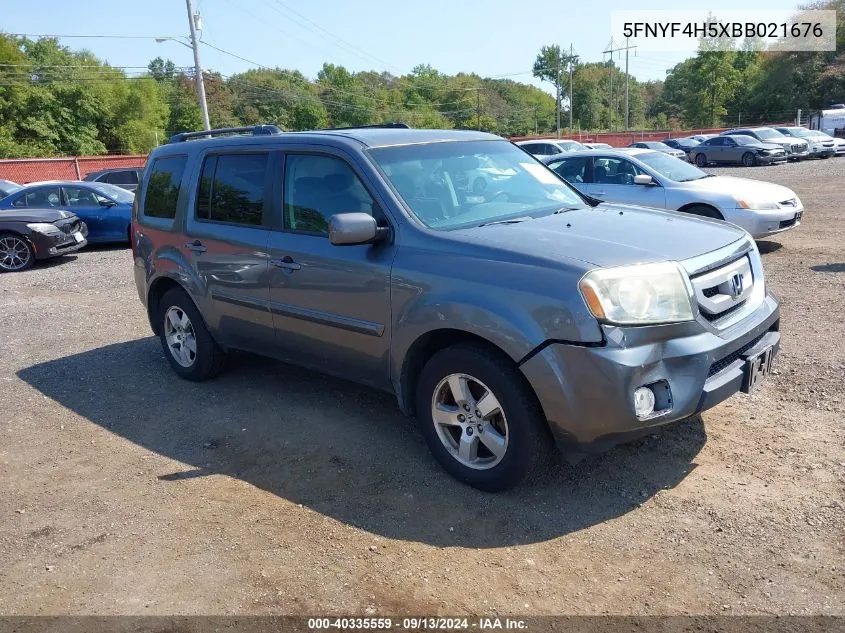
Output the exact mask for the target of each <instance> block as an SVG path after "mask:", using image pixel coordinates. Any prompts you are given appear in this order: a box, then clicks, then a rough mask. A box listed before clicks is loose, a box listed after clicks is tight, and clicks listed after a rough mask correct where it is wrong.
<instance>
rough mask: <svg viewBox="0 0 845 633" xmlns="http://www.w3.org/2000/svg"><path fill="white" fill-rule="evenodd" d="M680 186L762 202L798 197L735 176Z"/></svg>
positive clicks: (786, 190) (768, 183) (784, 189)
mask: <svg viewBox="0 0 845 633" xmlns="http://www.w3.org/2000/svg"><path fill="white" fill-rule="evenodd" d="M681 184H682V185H683V186H684V188H685V189H695V190H697V191H706V192H709V193H717V194H718V193H721V194H725V195H729V196H740V197H742V198H746V199H748V198H750V199H752V200H760V201H763V202H769V201H771V202H783V201H784V200H789V199H791V198H797V197H798V196H796V195H795V192H794V191H792V189H789V188H788V187H784V186H782V185H776V184H774V183H771V182H764V181H762V180H751V179H750V178H736V177H735V176H711V177H710V178H701V179H700V180H691V181H689V182H684V183H681Z"/></svg>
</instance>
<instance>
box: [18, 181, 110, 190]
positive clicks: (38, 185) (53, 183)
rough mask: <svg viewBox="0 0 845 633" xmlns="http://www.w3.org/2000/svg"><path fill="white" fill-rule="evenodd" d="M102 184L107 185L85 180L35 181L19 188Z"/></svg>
mask: <svg viewBox="0 0 845 633" xmlns="http://www.w3.org/2000/svg"><path fill="white" fill-rule="evenodd" d="M104 184H108V183H99V182H97V183H94V182H90V181H87V180H36V181H35V182H28V183H26V184H25V185H21V187H23V188H25V189H26V188H29V187H41V186H45V185H59V186H61V185H84V186H86V187H94V186H98V185H104Z"/></svg>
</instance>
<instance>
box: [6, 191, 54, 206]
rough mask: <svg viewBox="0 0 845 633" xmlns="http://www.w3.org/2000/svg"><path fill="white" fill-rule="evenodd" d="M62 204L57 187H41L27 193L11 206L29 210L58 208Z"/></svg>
mask: <svg viewBox="0 0 845 633" xmlns="http://www.w3.org/2000/svg"><path fill="white" fill-rule="evenodd" d="M61 204H62V197H61V193H60V192H59V188H58V187H41V188H39V189H34V190H33V191H28V192H27V193H26V194H24V195H22V196H21V197H20V198H18V199H17V200H15V202H14V204H13V205H12V206H15V207H29V208H30V209H33V208H35V209H37V208H50V207H58V206H60V205H61Z"/></svg>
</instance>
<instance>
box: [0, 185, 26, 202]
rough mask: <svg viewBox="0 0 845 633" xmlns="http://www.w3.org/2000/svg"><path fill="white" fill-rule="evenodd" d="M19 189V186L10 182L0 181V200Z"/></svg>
mask: <svg viewBox="0 0 845 633" xmlns="http://www.w3.org/2000/svg"><path fill="white" fill-rule="evenodd" d="M20 188H21V186H20V185H19V184H18V183H16V182H12V181H11V180H0V199H3V198H5V197H6V196H8V195H9V194H10V193H14V192H15V191H17V190H18V189H20Z"/></svg>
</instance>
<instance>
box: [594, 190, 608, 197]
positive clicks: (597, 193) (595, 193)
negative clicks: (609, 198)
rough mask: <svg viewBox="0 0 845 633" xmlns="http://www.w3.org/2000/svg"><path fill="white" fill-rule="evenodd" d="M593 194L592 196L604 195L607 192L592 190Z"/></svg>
mask: <svg viewBox="0 0 845 633" xmlns="http://www.w3.org/2000/svg"><path fill="white" fill-rule="evenodd" d="M593 195H594V196H606V195H607V192H604V191H594V192H593Z"/></svg>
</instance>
